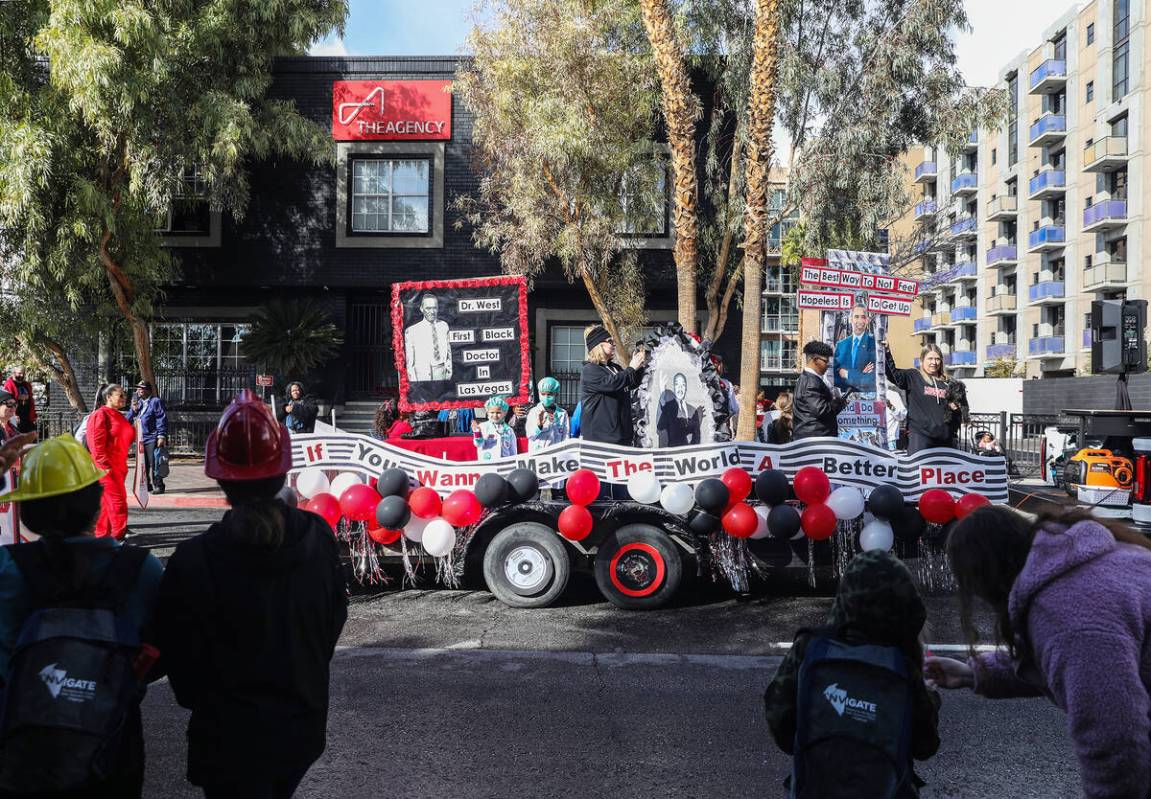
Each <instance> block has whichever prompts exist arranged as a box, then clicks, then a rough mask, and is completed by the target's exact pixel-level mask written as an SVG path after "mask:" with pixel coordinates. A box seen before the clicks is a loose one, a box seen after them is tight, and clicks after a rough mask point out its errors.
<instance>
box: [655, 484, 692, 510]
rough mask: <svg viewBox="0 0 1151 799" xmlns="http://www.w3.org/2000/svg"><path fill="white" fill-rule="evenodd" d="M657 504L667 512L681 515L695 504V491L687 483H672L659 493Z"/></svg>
mask: <svg viewBox="0 0 1151 799" xmlns="http://www.w3.org/2000/svg"><path fill="white" fill-rule="evenodd" d="M659 504H661V505H663V509H664V510H666V511H667V512H668V513H674V514H676V515H677V516H683V515H684V514H686V513H687V512H688V511H689V510H691V509H692V508H693V507H694V506H695V491H694V490H692V487H691V486H689V485H688V484H687V483H672V484H671V485H669V486H667V487H666V488H664V489H663V491H662V492H661V493H660V495H659Z"/></svg>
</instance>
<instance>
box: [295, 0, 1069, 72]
mask: <svg viewBox="0 0 1151 799" xmlns="http://www.w3.org/2000/svg"><path fill="white" fill-rule="evenodd" d="M350 5H351V14H350V15H349V17H348V24H347V30H346V33H345V35H344V38H343V40H342V41H340V40H338V39H335V38H334V37H329V38H328V39H326V40H324V41H323V42H318V43H317V44H316V45H315V46H314V47H313V48H312V52H313V53H314V54H316V55H342V54H344V53H348V54H351V55H454V54H457V53H460V52H462V50H463V44H464V39H465V38H466V37H467V34H468V31H469V30H470V29H471V20H472V18H473V1H472V0H416V2H411V0H405V1H404V2H401V0H350ZM1072 5H1073V4H1072V3H1071V2H1070V0H1055V2H1052V0H1010V1H1009V2H1004V0H967V13H968V15H969V16H970V17H971V23H972V26H973V27H974V29H975V30H974V32H973V33H971V34H965V35H963V36H960V37H959V39H958V40H957V42H956V50H957V54H958V56H959V65H960V68H961V69H962V70H963V73H964V76H965V77H966V79H967V83H968V84H969V85H974V86H979V85H982V86H986V85H990V84H992V83H994V82H995V81H996V79H997V78H998V75H999V70H1000V68H1001V67H1002V66H1003V65H1004V64H1006V63H1007V62H1008V61H1010V60H1011V58H1012V57H1013V56H1015V55H1016V54H1017V53H1018V52H1019V51H1021V50H1025V49H1026V50H1030V49H1031V48H1033V47H1035V46H1036V45H1038V44H1039V40H1040V37H1041V35H1042V33H1043V30H1044V29H1045V28H1046V27H1047V26H1048V25H1050V24H1051V22H1053V21H1054V20H1055V18H1056V17H1058V16H1060V15H1061V14H1062V13H1063V11H1064V10H1066V9H1067V8H1070V7H1071V6H1072Z"/></svg>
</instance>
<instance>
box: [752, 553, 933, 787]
mask: <svg viewBox="0 0 1151 799" xmlns="http://www.w3.org/2000/svg"><path fill="white" fill-rule="evenodd" d="M926 618H927V611H926V610H925V608H924V606H923V601H922V600H921V599H920V597H919V592H918V591H917V590H916V588H915V584H914V582H913V581H912V578H911V573H910V572H909V571H908V570H907V567H906V566H904V565H903V563H902V562H901V561H900V560H899V559H898V558H896V557H895V556H894V555H891V554H890V553H888V552H881V551H876V550H873V551H869V552H863V553H860V554H859V555H856V556H855V558H854V559H853V560H852V561H851V563H850V564H848V566H847V568H846V569H845V570H844V573H843V577H842V578H841V579H840V582H839V589H838V591H837V592H836V596H835V602H834V604H833V605H832V608H831V613H830V614H829V616H828V620H827V624H826V626H824V627H820V628H815V629H807V628H805V629H801V630H800V631H799V632H797V633H796V635H795V641H794V643H793V645H792V647H791V650H790V651H789V652H788V653H787V655H786V657H784V659H783V662H782V663H780V665H779V670H778V671H776V674H775V678H774V679H773V680H772V681H771V684H770V685H769V686H768V688H767V692H766V693H765V694H764V706H765V709H766V711H767V724H768V727H769V728H770V729H771V734H772V737H773V738H774V739H775V743H776V745H778V746H779V748H780V749H782V750H783V751H784V752H786V753H788V754H790V755H792V756H793V758H794V760H793V770H792V774H791V776H789V777H788V780H787V782H786V783H785V784H786V785H788V786H789V788H790V790H789V793H788V796H790V797H794V798H795V799H808V798H809V797H810V798H812V799H814V797H819V799H839V798H840V797H844V798H846V797H861V796H888V797H894V798H895V799H914V797H918V796H919V786H920V785H923V781H922V780H920V779H919V777H918V776H917V775H916V774H915V771H914V769H913V768H912V760H926V759H927V758H929V757H931V756H932V755H934V754H935V752H936V750H938V749H939V694H938V693H937V692H936V691H935V690H934V689H931V688H928V686H927V684H926V683H925V682H924V678H923V644H922V643H921V640H920V634H921V632H922V630H923V625H924V622H925V621H926Z"/></svg>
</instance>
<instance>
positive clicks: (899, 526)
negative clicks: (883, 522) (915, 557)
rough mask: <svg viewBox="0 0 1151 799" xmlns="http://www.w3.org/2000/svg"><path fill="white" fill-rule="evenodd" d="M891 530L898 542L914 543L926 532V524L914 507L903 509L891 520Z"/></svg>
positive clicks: (908, 506) (909, 506)
mask: <svg viewBox="0 0 1151 799" xmlns="http://www.w3.org/2000/svg"><path fill="white" fill-rule="evenodd" d="M891 530H892V532H894V533H895V537H896V538H898V539H899V540H900V541H908V542H911V541H916V540H918V539H919V537H920V536H922V535H923V534H924V532H926V530H927V522H926V521H925V520H924V518H923V517H922V516H921V515H919V509H918V508H916V507H915V506H914V505H907V506H905V507H903V508H902V509H901V510H900V511H899V513H898V514H896V516H895V517H894V518H893V519H892V520H891Z"/></svg>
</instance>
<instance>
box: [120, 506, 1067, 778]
mask: <svg viewBox="0 0 1151 799" xmlns="http://www.w3.org/2000/svg"><path fill="white" fill-rule="evenodd" d="M219 515H220V511H219V510H212V509H206V510H164V511H149V512H148V513H144V514H135V513H134V514H133V517H132V519H131V522H130V525H131V527H132V529H133V530H134V531H136V532H137V538H136V540H137V542H138V543H141V544H145V545H150V546H154V547H155V551H156V552H157V553H158V554H160V555H162V556H163V555H165V554H166V553H167V552H168V551H170V548H171V546H173V545H174V543H175V541H177V540H179V539H181V538H183V537H185V536H187V535H189V534H191V533H193V532H195V531H197V530H200V529H204V528H206V526H207V525H208V524H210V522H211V521H213V520H215V519H217V518H219ZM395 577H396V579H395V580H394V582H393V584H392V585H391V586H389V587H388V588H386V589H385V590H382V591H377V592H375V593H371V592H360V593H357V595H356V596H354V597H353V602H352V606H351V609H350V613H349V621H348V625H347V627H346V628H345V632H344V636H343V639H342V645H341V648H340V650H339V652H338V653H337V656H336V660H335V662H334V664H333V669H332V703H331V717H330V719H329V745H328V750H327V752H326V753H325V755H324V756H323V757H322V758H321V759H320V761H318V762H317V763H316V764H315V766H314V767H313V768H312V769H311V771H310V772H309V774H308V777H307V778H306V779H305V781H304V783H303V784H302V786H301V788H300V791H299V792H298V793H297V796H300V797H316V798H317V799H318V798H320V797H323V798H324V799H328V798H329V797H341V799H358V798H359V797H384V796H386V797H412V798H413V799H415V798H416V797H429V799H430V798H432V797H434V798H435V799H443V798H445V797H459V798H460V799H466V798H470V797H493V798H494V797H521V796H523V797H529V796H530V797H600V796H629V797H673V796H674V797H704V796H707V797H753V796H754V797H763V796H783V795H784V793H783V790H782V788H781V787H780V783H781V780H782V779H783V776H784V775H785V774H786V772H787V769H788V766H789V760H788V758H787V757H786V756H784V755H783V754H782V753H781V752H779V751H778V750H777V749H776V748H775V746H774V745H773V744H772V742H771V740H770V737H769V736H768V733H767V728H766V725H765V722H764V719H763V711H762V694H763V690H764V688H765V687H766V685H767V683H768V682H769V681H770V679H771V675H772V673H773V672H774V668H775V665H776V664H777V663H778V660H779V657H780V654H781V653H782V652H783V651H784V649H783V648H782V645H784V644H785V643H786V642H787V641H789V640H790V639H791V637H792V635H793V633H794V631H795V629H796V628H798V627H800V626H803V625H810V624H816V623H818V622H819V621H820V619H821V618H822V616H823V614H824V613H825V612H826V610H827V608H828V606H829V605H830V598H829V597H827V596H821V595H813V594H812V593H811V592H810V590H809V589H807V588H806V586H805V585H804V584H803V583H802V581H799V582H798V583H796V582H794V581H793V582H792V583H790V584H787V583H784V584H780V585H777V586H773V587H772V590H770V591H769V592H766V593H759V594H757V595H755V596H752V597H750V598H746V599H742V600H741V599H737V598H734V597H732V596H731V594H730V593H729V592H725V591H722V590H719V589H714V588H711V589H709V588H708V587H707V586H706V585H700V586H696V587H695V588H694V589H693V590H691V591H689V592H685V594H684V596H683V597H682V598H681V599H680V600H679V601H678V602H677V603H676V605H675V606H673V607H669V608H666V609H663V610H659V611H654V612H648V613H634V612H625V611H619V610H617V609H615V608H614V607H612V606H611V605H609V604H607V603H606V602H604V601H603V600H602V599H600V598H599V595H598V593H597V592H596V591H595V588H594V583H593V582H592V581H591V580H590V578H586V577H581V576H579V575H577V576H576V577H575V578H573V584H572V585H571V586H570V588H569V591H568V592H567V594H566V595H565V598H564V601H563V602H562V603H561V604H560V605H558V606H555V607H551V608H546V609H542V610H512V609H509V608H506V607H504V606H503V605H502V604H500V603H499V602H497V601H496V600H494V599H493V598H492V597H491V596H490V595H489V594H487V593H486V592H482V591H443V590H434V589H431V588H425V589H410V588H409V589H407V590H399V586H398V583H399V580H398V575H396V576H395ZM793 593H798V594H799V595H798V596H792V594H793ZM927 603H928V607H929V617H930V620H929V631H928V633H929V634H928V636H927V638H928V641H929V642H930V643H932V644H933V645H936V646H937V647H940V648H941V651H947V648H948V647H949V646H955V645H958V644H960V643H961V642H962V638H961V636H960V633H959V627H958V622H957V610H956V607H955V604H956V603H955V601H954V599H953V598H952V597H949V596H937V597H928V598H927ZM186 721H187V719H186V713H185V712H184V711H183V710H182V709H180V708H179V707H177V706H176V705H175V702H174V700H173V698H172V694H171V691H170V689H169V687H168V686H167V684H166V683H163V682H161V683H159V684H157V685H155V686H153V688H152V690H151V691H150V692H149V695H148V698H147V700H146V703H145V725H146V728H147V733H148V747H149V748H148V756H149V760H148V776H147V790H146V795H147V796H149V797H184V796H187V797H192V796H198V795H199V794H198V793H197V792H195V791H194V790H193V789H192V788H191V787H190V786H188V785H187V784H186V783H185V782H184V780H183V773H184V742H183V730H184V727H185V725H186ZM942 738H943V747H942V749H941V750H940V752H939V754H938V755H937V756H936V757H935V758H933V759H932V760H930V761H928V762H927V763H924V764H922V765H921V767H920V768H919V771H920V774H921V775H922V776H923V777H924V778H925V779H926V780H927V781H928V783H929V786H928V787H927V788H926V789H925V790H924V792H923V795H924V796H925V797H996V798H997V799H998V798H999V797H1019V798H1020V799H1023V798H1024V797H1028V798H1029V797H1036V798H1038V797H1044V798H1045V799H1048V798H1050V797H1074V796H1076V795H1078V776H1077V770H1076V766H1075V761H1074V757H1073V755H1072V752H1071V748H1070V745H1069V744H1068V742H1067V737H1066V730H1065V720H1064V718H1063V715H1062V713H1061V712H1060V711H1059V710H1057V709H1056V708H1054V707H1053V706H1051V705H1050V704H1049V703H1047V702H1046V701H1043V700H1000V701H990V700H984V699H981V698H978V697H974V696H972V695H970V694H969V693H967V692H947V693H946V694H945V696H944V706H943V713H942Z"/></svg>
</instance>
